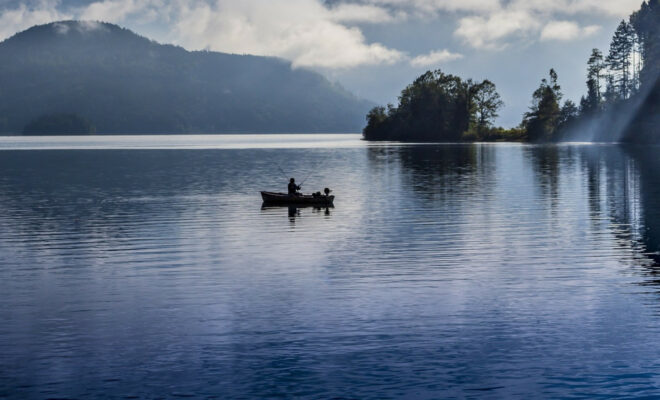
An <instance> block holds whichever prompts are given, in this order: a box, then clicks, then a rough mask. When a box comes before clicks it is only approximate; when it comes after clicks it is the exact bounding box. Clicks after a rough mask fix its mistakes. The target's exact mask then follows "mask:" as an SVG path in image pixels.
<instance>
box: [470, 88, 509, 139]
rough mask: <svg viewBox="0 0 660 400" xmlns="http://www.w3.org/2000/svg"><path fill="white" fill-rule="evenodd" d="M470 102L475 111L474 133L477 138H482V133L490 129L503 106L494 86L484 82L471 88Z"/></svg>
mask: <svg viewBox="0 0 660 400" xmlns="http://www.w3.org/2000/svg"><path fill="white" fill-rule="evenodd" d="M472 101H473V102H474V107H475V111H476V131H477V132H476V133H477V137H483V135H484V132H485V131H486V130H487V129H489V128H491V127H492V125H493V121H494V120H495V118H497V117H498V115H499V114H498V111H499V109H500V108H502V107H503V106H504V102H503V101H502V98H501V97H500V94H499V93H497V88H496V86H495V84H494V83H493V82H491V81H489V80H485V81H483V82H481V83H479V84H477V85H475V86H473V95H472Z"/></svg>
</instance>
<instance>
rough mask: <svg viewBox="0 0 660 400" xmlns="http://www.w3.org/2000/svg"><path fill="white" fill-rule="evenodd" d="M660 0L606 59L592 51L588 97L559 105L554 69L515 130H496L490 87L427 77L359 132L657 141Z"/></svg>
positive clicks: (624, 26)
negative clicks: (395, 104)
mask: <svg viewBox="0 0 660 400" xmlns="http://www.w3.org/2000/svg"><path fill="white" fill-rule="evenodd" d="M659 30H660V0H649V1H645V2H644V3H643V4H642V6H641V8H640V10H639V11H636V12H634V13H633V14H632V15H631V16H630V18H629V20H628V21H621V23H620V24H619V26H618V27H617V29H616V32H615V33H614V36H613V38H612V42H611V45H610V48H609V51H608V52H607V54H604V53H603V52H602V51H601V50H599V49H593V51H592V52H591V55H590V56H589V59H588V62H587V82H586V86H587V94H586V95H584V96H583V97H582V98H581V100H580V102H579V104H575V103H574V102H573V101H571V100H565V101H563V102H562V98H563V94H562V91H561V86H560V85H559V83H558V76H557V73H556V71H555V70H554V69H551V70H550V73H549V76H548V78H546V79H543V80H542V81H541V84H540V85H539V87H538V88H537V89H536V90H535V91H534V93H533V94H532V104H531V106H530V109H529V111H527V112H526V113H525V114H524V115H523V120H522V122H521V124H520V125H519V126H518V127H517V128H514V129H502V128H495V127H494V126H493V121H494V119H495V118H496V117H497V112H498V110H499V109H500V108H501V107H502V106H503V102H502V100H501V98H500V96H499V94H498V93H497V90H496V87H495V84H493V83H492V82H490V81H488V80H485V81H483V82H479V83H477V82H473V81H472V80H467V81H463V80H462V79H461V78H459V77H457V76H453V75H447V74H444V73H442V72H441V71H439V70H438V71H435V72H430V71H429V72H426V73H425V74H423V75H422V76H420V77H419V78H417V79H416V80H415V82H413V83H412V84H411V85H409V86H408V87H406V88H405V89H404V90H403V91H402V92H401V95H400V96H399V105H398V106H396V107H395V106H393V105H388V106H387V107H375V108H373V109H372V110H371V111H370V112H369V114H368V115H367V126H366V127H365V128H364V130H363V134H364V137H365V139H367V140H399V141H431V142H454V141H489V140H490V141H493V140H516V141H529V142H536V143H542V142H556V141H562V140H576V139H580V140H599V141H619V140H624V141H631V142H642V141H660V132H659V130H660V128H659V127H660V117H659V115H660V80H659V79H658V78H659V77H660V32H659Z"/></svg>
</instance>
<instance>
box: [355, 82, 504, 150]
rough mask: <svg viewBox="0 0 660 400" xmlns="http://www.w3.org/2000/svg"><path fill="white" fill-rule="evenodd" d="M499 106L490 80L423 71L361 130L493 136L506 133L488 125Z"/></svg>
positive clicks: (445, 137)
mask: <svg viewBox="0 0 660 400" xmlns="http://www.w3.org/2000/svg"><path fill="white" fill-rule="evenodd" d="M503 105H504V103H503V102H502V99H501V97H500V95H499V93H497V90H496V87H495V84H494V83H493V82H491V81H489V80H484V81H482V82H474V81H472V80H471V79H468V80H463V79H461V78H460V77H458V76H455V75H450V74H445V73H443V72H442V71H440V70H436V71H433V72H432V71H428V72H426V73H424V74H423V75H421V76H420V77H419V78H417V79H416V80H415V81H414V82H413V83H412V84H410V85H408V86H407V87H406V88H405V89H403V91H402V92H401V95H400V96H399V104H398V106H396V107H395V106H394V105H392V104H388V106H387V107H374V108H373V109H372V110H371V111H370V112H369V114H367V126H366V127H365V128H364V130H363V134H364V138H365V139H367V140H399V141H421V142H457V141H463V140H496V139H500V138H503V137H504V136H505V135H506V134H509V133H510V132H508V131H505V130H503V129H501V128H499V129H498V128H494V127H493V121H494V119H495V118H496V117H497V115H498V114H497V113H498V111H499V109H500V108H501V107H502V106H503ZM513 139H515V138H513Z"/></svg>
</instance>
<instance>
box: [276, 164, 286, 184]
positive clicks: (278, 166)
mask: <svg viewBox="0 0 660 400" xmlns="http://www.w3.org/2000/svg"><path fill="white" fill-rule="evenodd" d="M275 165H277V169H279V170H280V172H281V173H282V176H283V177H284V180H288V179H289V178H288V174H287V173H286V172H284V170H283V169H282V167H280V164H278V163H277V161H275Z"/></svg>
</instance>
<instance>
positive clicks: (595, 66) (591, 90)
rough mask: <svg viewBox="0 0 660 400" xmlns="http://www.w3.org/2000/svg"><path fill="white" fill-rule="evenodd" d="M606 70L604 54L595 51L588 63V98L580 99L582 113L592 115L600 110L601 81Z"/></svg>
mask: <svg viewBox="0 0 660 400" xmlns="http://www.w3.org/2000/svg"><path fill="white" fill-rule="evenodd" d="M605 68H606V65H605V61H604V59H603V53H602V52H601V51H600V50H598V49H593V50H592V51H591V56H590V57H589V61H588V62H587V96H586V97H584V96H583V97H582V99H580V112H582V113H585V114H586V113H589V114H591V113H595V112H598V111H599V110H600V104H601V102H602V94H601V79H602V77H603V70H604V69H605Z"/></svg>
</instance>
